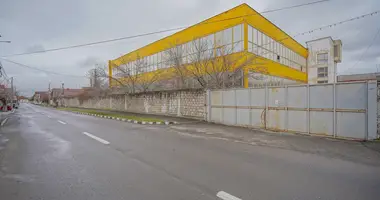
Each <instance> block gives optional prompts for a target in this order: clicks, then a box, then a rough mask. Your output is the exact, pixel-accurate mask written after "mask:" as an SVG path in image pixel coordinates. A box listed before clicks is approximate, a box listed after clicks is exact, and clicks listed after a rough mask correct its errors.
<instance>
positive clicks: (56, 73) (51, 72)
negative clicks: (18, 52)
mask: <svg viewBox="0 0 380 200" xmlns="http://www.w3.org/2000/svg"><path fill="white" fill-rule="evenodd" d="M0 59H2V60H4V61H6V62H9V63H13V64H16V65H18V66H21V67H25V68H29V69H33V70H37V71H41V72H45V73H48V74H55V75H60V76H71V77H77V78H79V77H80V78H84V77H85V76H78V75H72V74H62V73H58V72H54V71H49V70H44V69H40V68H37V67H32V66H29V65H25V64H22V63H18V62H15V61H12V60H9V59H5V58H0Z"/></svg>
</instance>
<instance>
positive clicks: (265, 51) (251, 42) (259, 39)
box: [248, 26, 306, 70]
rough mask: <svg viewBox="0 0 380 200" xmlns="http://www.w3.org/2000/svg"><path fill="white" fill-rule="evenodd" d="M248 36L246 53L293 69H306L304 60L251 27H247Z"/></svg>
mask: <svg viewBox="0 0 380 200" xmlns="http://www.w3.org/2000/svg"><path fill="white" fill-rule="evenodd" d="M248 34H249V35H248V51H250V52H252V53H254V54H256V55H259V56H262V57H264V58H267V59H269V60H272V61H274V62H278V63H281V64H283V65H286V66H289V67H292V68H294V69H298V70H301V69H306V67H305V66H306V58H304V57H302V56H300V55H299V54H297V53H296V52H294V51H292V50H291V49H289V48H288V47H286V46H285V45H283V44H281V43H280V42H277V41H276V40H274V39H273V38H271V37H269V36H268V35H266V34H265V33H263V32H261V31H259V30H257V29H255V28H254V27H252V26H248Z"/></svg>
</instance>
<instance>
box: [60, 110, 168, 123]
mask: <svg viewBox="0 0 380 200" xmlns="http://www.w3.org/2000/svg"><path fill="white" fill-rule="evenodd" d="M57 109H58V110H63V111H72V112H81V113H88V114H95V115H103V116H107V117H115V118H120V119H130V120H136V121H145V122H161V123H163V122H164V121H163V120H161V119H157V118H152V117H144V116H138V115H133V114H121V113H112V111H108V110H105V111H101V110H92V109H81V108H57Z"/></svg>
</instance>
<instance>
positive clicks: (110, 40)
mask: <svg viewBox="0 0 380 200" xmlns="http://www.w3.org/2000/svg"><path fill="white" fill-rule="evenodd" d="M327 1H331V0H320V1H314V2H309V3H303V4H298V5H294V6H287V7H283V8H278V9H273V10H267V11H263V12H261V13H253V14H247V15H241V16H237V17H231V18H226V19H222V20H215V21H210V22H200V23H198V24H201V25H204V24H210V23H217V22H222V21H227V20H233V19H238V18H242V17H247V16H252V15H258V14H264V13H271V12H277V11H282V10H287V9H292V8H298V7H303V6H308V5H314V4H319V3H324V2H327ZM189 27H191V26H182V27H177V28H171V29H166V30H161V31H154V32H149V33H143V34H138V35H132V36H126V37H121V38H115V39H109V40H102V41H97V42H90V43H84V44H78V45H72V46H66V47H58V48H52V49H46V50H41V51H33V52H27V53H18V54H10V55H5V56H2V57H14V56H22V55H31V54H37V53H46V52H52V51H60V50H66V49H72V48H78V47H85V46H92V45H97V44H103V43H110V42H116V41H120V40H127V39H133V38H138V37H144V36H149V35H155V34H159V33H165V32H171V31H176V30H181V29H186V28H189Z"/></svg>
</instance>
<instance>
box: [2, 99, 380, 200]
mask: <svg viewBox="0 0 380 200" xmlns="http://www.w3.org/2000/svg"><path fill="white" fill-rule="evenodd" d="M8 117H9V119H8V121H7V122H6V123H5V124H4V126H3V127H2V128H1V129H0V166H1V169H0V199H4V200H13V199H17V200H24V199H25V200H26V199H28V200H31V199H33V200H34V199H36V200H37V199H38V200H40V199H44V200H45V199H46V200H63V199H64V200H69V199H70V200H76V199H78V200H84V199H102V200H103V199H104V200H105V199H107V200H111V199H112V200H113V199H128V200H132V199H133V200H148V199H154V200H171V199H173V200H182V199H188V200H190V199H191V200H195V199H219V198H218V197H217V194H218V193H219V196H224V198H225V199H227V198H230V199H231V200H233V199H234V198H233V197H230V196H228V194H230V195H233V196H234V197H236V198H235V199H237V198H240V199H243V200H248V199H252V200H272V199H273V200H279V199H281V200H286V199H291V200H295V199H299V200H301V199H302V200H303V199H308V200H311V199H318V200H320V199H329V200H330V199H344V200H350V199H360V200H364V199H376V200H378V199H380V168H379V166H375V165H369V164H363V163H360V162H355V161H345V160H342V159H336V158H332V157H325V156H323V155H316V154H309V153H304V152H298V151H292V150H286V149H280V148H271V147H265V146H253V145H247V144H242V143H237V142H232V141H228V140H221V139H208V138H207V137H198V136H196V135H194V136H193V135H191V134H177V133H175V132H171V131H168V128H167V127H165V126H157V125H138V124H130V123H125V122H119V121H114V120H108V119H102V118H95V117H91V116H84V115H77V114H73V113H68V112H62V111H57V110H53V109H50V108H44V107H39V106H36V105H31V104H22V105H21V107H20V109H18V110H17V111H16V112H15V113H14V114H12V115H9V116H8ZM221 191H224V192H225V193H221ZM227 193H228V194H227Z"/></svg>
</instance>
